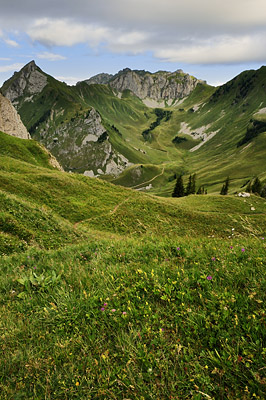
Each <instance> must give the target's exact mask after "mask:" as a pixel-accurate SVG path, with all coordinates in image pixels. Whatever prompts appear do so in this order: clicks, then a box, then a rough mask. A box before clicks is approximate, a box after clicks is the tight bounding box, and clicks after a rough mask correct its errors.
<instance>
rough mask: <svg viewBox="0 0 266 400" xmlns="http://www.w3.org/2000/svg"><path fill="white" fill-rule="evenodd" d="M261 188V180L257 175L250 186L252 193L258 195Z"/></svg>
mask: <svg viewBox="0 0 266 400" xmlns="http://www.w3.org/2000/svg"><path fill="white" fill-rule="evenodd" d="M261 189H262V184H261V181H260V180H259V178H258V177H256V178H255V180H254V182H253V183H252V186H251V190H252V193H255V194H258V195H260V193H261Z"/></svg>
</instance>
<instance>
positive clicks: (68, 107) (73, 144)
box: [1, 61, 129, 176]
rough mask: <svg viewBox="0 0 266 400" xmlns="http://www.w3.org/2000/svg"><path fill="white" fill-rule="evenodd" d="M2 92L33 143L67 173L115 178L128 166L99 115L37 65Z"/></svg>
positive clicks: (32, 64)
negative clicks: (48, 154) (19, 117)
mask: <svg viewBox="0 0 266 400" xmlns="http://www.w3.org/2000/svg"><path fill="white" fill-rule="evenodd" d="M86 86H87V85H86ZM1 91H2V93H3V94H4V96H5V97H6V98H8V99H10V100H11V101H12V102H13V104H14V106H15V107H16V108H17V110H18V112H19V114H20V115H21V118H22V121H23V122H24V124H25V125H26V127H27V128H28V130H29V132H30V134H31V135H32V137H33V138H34V139H36V140H38V141H40V142H41V143H42V144H44V145H45V147H46V148H47V149H48V150H49V151H51V152H52V154H53V155H54V156H55V157H56V158H57V159H58V161H59V162H60V164H61V165H62V166H63V168H64V169H65V170H67V171H76V172H81V173H85V174H87V175H89V176H95V175H99V174H113V175H117V174H118V173H120V172H122V171H123V169H124V168H125V167H126V166H127V165H129V162H128V160H127V158H126V157H124V156H123V155H122V154H119V152H118V151H116V149H115V148H114V147H113V146H112V144H111V142H110V140H109V135H108V133H107V130H106V127H105V126H104V123H103V121H102V118H101V116H100V114H99V113H98V112H97V111H96V110H95V109H94V108H93V107H91V106H90V105H89V104H87V103H86V101H84V98H83V95H82V93H79V91H78V90H77V89H76V88H75V87H68V86H67V85H66V84H65V83H62V82H59V81H57V80H56V79H54V78H53V77H51V76H50V75H48V74H46V73H44V72H43V71H42V70H41V69H40V68H39V67H38V66H37V65H36V64H35V62H34V61H31V62H30V63H28V64H27V65H25V67H23V68H22V69H21V71H19V72H16V73H15V74H14V75H13V77H12V78H10V79H9V80H8V81H6V82H5V83H4V85H3V87H2V89H1Z"/></svg>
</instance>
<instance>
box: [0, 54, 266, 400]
mask: <svg viewBox="0 0 266 400" xmlns="http://www.w3.org/2000/svg"><path fill="white" fill-rule="evenodd" d="M265 88H266V67H265V66H262V67H261V68H259V69H257V70H247V71H244V72H242V73H240V74H239V75H237V76H236V77H235V78H233V79H232V80H230V81H229V82H227V83H225V84H223V85H221V86H218V87H214V86H211V85H208V84H207V83H206V82H205V81H204V80H201V79H198V78H196V77H194V76H192V75H189V74H187V73H186V72H184V71H182V70H181V69H178V70H177V71H175V72H168V71H158V72H155V73H152V72H148V71H145V70H131V69H129V68H125V69H123V70H121V71H119V72H118V73H116V74H114V75H113V74H107V73H101V74H98V75H96V76H94V77H92V78H90V79H86V80H83V81H80V82H78V83H77V84H75V85H73V86H69V85H67V84H66V83H64V82H61V81H59V80H57V79H56V78H54V77H52V76H51V75H49V74H47V73H45V72H44V71H43V70H42V69H41V68H40V67H38V66H37V65H36V63H35V61H31V62H29V63H28V64H26V65H25V66H24V67H23V68H22V69H21V70H20V71H18V72H15V73H14V75H13V76H12V77H10V78H9V79H8V80H7V81H5V82H4V84H3V86H2V88H1V94H0V255H1V258H0V274H1V279H0V299H1V308H0V313H1V316H0V343H1V346H0V349H1V358H0V399H1V400H2V399H3V400H11V399H12V400H22V399H25V400H70V399H79V400H85V399H86V400H94V399H99V400H105V399H115V400H120V399H121V400H146V399H147V400H150V399H151V400H168V399H172V400H185V399H193V400H205V399H212V400H216V399H221V400H225V399H229V400H251V399H256V400H257V399H260V400H263V399H265V398H266V389H265V385H266V367H265V365H266V310H265V304H266V298H265V294H266V279H265V278H266V276H265V267H266V262H265V256H266V251H265V250H266V244H265V242H266V239H265V238H266V161H265V160H266V95H265Z"/></svg>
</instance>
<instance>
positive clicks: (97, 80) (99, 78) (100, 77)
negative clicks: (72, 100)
mask: <svg viewBox="0 0 266 400" xmlns="http://www.w3.org/2000/svg"><path fill="white" fill-rule="evenodd" d="M112 77H113V75H111V74H105V73H101V74H97V75H95V76H92V77H91V78H90V79H86V80H85V81H84V82H86V83H87V84H88V85H95V84H99V85H105V84H107V83H109V82H110V80H111V79H112Z"/></svg>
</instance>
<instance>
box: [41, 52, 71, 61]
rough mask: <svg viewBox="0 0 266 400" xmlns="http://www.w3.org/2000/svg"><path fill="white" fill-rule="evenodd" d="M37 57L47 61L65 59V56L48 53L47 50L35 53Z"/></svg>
mask: <svg viewBox="0 0 266 400" xmlns="http://www.w3.org/2000/svg"><path fill="white" fill-rule="evenodd" d="M37 58H40V59H44V60H48V61H58V60H66V57H64V56H61V55H60V54H54V53H49V52H48V51H45V52H44V53H39V54H37Z"/></svg>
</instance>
